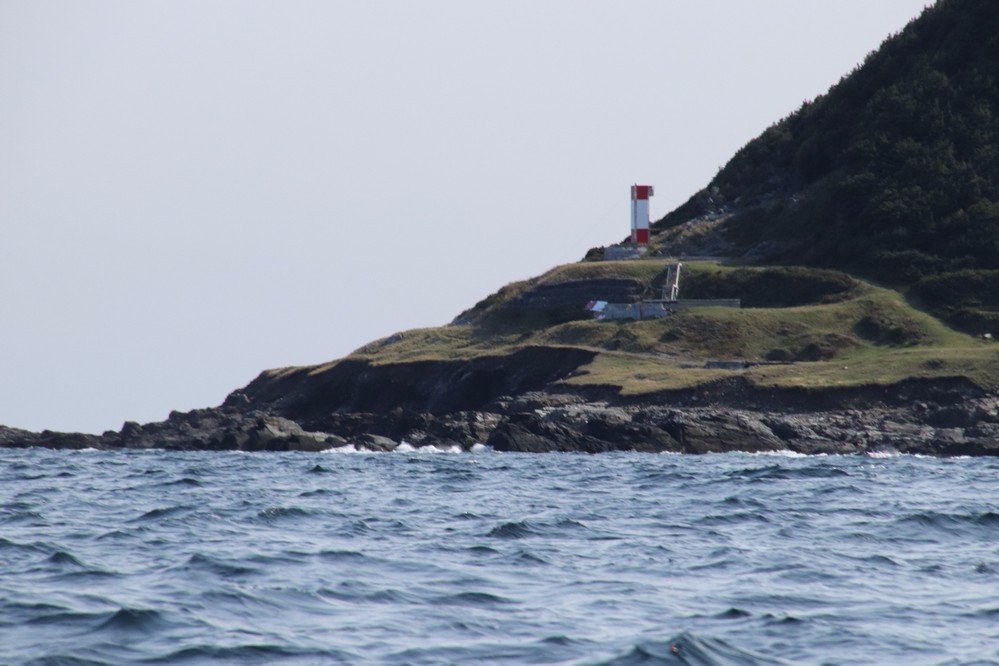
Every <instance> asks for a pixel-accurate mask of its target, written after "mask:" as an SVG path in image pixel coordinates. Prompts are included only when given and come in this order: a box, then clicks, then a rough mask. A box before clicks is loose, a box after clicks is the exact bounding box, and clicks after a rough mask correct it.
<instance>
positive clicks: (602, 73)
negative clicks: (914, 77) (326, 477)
mask: <svg viewBox="0 0 999 666" xmlns="http://www.w3.org/2000/svg"><path fill="white" fill-rule="evenodd" d="M924 4H925V2H924V0H877V2H874V1H872V0H810V1H809V0H756V1H752V2H750V1H748V0H708V1H706V0H656V1H651V0H650V1H645V2H640V1H636V2H606V1H603V2H586V1H581V0H561V1H555V0H548V1H544V2H541V1H539V0H502V1H495V2H469V1H468V0H435V1H430V2H403V1H401V0H400V1H398V2H386V1H372V0H364V1H361V0H357V1H354V2H332V1H322V2H300V1H282V2H273V1H270V0H267V1H254V0H229V1H223V0H190V1H182V0H178V1H171V2H157V1H146V2H134V1H132V0H127V1H120V2H113V1H107V2H93V1H78V0H66V1H63V2H48V1H44V0H23V1H13V0H0V303H2V308H3V309H2V313H3V314H2V326H0V423H2V424H5V425H9V426H16V427H23V428H29V429H33V430H38V429H43V428H49V429H53V430H82V431H89V432H99V431H101V430H104V429H109V428H110V429H118V428H119V427H120V426H121V424H122V422H123V421H125V420H136V421H150V420H160V419H163V418H165V417H166V415H167V413H168V412H169V411H170V410H171V409H181V410H186V409H191V408H194V407H204V406H211V405H216V404H218V403H220V402H221V401H222V400H223V399H224V397H225V395H226V394H227V393H228V392H229V391H231V390H232V389H235V388H237V387H239V386H242V385H244V384H246V383H247V382H248V381H250V380H251V379H252V378H253V377H254V376H256V375H257V374H258V373H259V372H260V371H261V370H263V369H265V368H270V367H278V366H285V365H293V364H294V365H297V364H308V363H318V362H322V361H326V360H329V359H332V358H336V357H339V356H342V355H344V354H347V353H349V352H350V351H351V350H353V349H355V348H356V347H359V346H360V345H362V344H364V343H365V342H368V341H370V340H372V339H375V338H378V337H383V336H385V335H389V334H391V333H393V332H395V331H397V330H401V329H407V328H414V327H422V326H433V325H440V324H444V323H446V322H448V321H449V320H450V319H451V318H452V317H453V316H454V315H455V314H457V313H458V312H459V311H461V310H462V309H464V308H466V307H468V306H470V305H472V304H473V303H475V302H476V301H477V300H479V299H481V298H482V297H484V296H486V295H487V294H489V293H490V292H492V291H495V290H496V289H497V288H499V287H500V286H502V285H504V284H506V283H508V282H510V281H513V280H517V279H523V278H526V277H530V276H532V275H535V274H538V273H540V272H542V271H544V270H546V269H547V268H549V267H551V266H553V265H555V264H559V263H565V262H569V261H574V260H576V259H578V258H579V257H581V256H582V255H583V253H584V252H585V251H586V249H587V248H589V247H591V246H594V245H602V244H606V243H609V242H615V241H617V240H619V239H621V238H622V237H624V236H625V235H626V234H627V233H628V214H627V212H628V192H629V187H630V185H631V184H632V183H633V182H645V183H651V184H653V185H655V187H656V196H655V198H654V199H653V200H652V210H653V214H654V216H655V217H660V216H662V215H663V214H665V213H666V212H668V211H669V210H670V209H671V208H673V207H675V206H676V205H678V204H680V203H682V202H683V201H684V200H685V199H686V198H687V197H688V196H689V195H690V194H692V193H693V192H694V191H696V190H697V189H699V188H701V187H703V186H704V185H705V184H706V183H707V182H708V180H710V178H711V177H712V176H713V175H714V174H715V172H716V171H717V170H718V168H719V167H720V166H721V165H722V164H724V163H725V162H726V161H727V160H728V159H729V158H730V157H731V155H732V153H733V152H734V151H736V150H737V149H738V148H739V147H741V146H742V145H743V144H745V143H746V142H747V141H748V140H750V139H751V138H753V137H754V136H756V135H757V134H759V133H760V132H761V131H762V130H763V129H765V128H766V127H767V126H768V125H769V124H771V123H772V122H774V121H776V120H777V119H779V118H780V117H782V116H784V115H786V114H788V113H789V112H791V111H793V110H794V109H796V108H797V107H798V106H799V105H800V104H801V102H802V101H803V100H806V99H811V98H813V97H815V96H816V95H818V94H820V93H822V92H824V91H825V90H826V89H827V88H828V87H829V86H830V85H831V84H832V83H834V82H835V81H836V80H838V79H839V77H840V76H841V75H843V74H845V73H846V72H848V71H849V70H850V69H852V68H853V67H854V66H855V65H856V64H857V63H858V62H860V61H861V60H862V59H863V58H864V56H865V54H866V53H867V52H868V51H870V50H872V49H874V48H876V47H877V46H878V44H879V43H880V42H881V41H882V39H883V38H884V37H885V36H887V35H888V34H889V33H892V32H895V31H898V30H899V29H900V28H902V27H903V26H904V25H905V24H906V23H907V22H908V21H909V19H911V18H912V17H914V16H915V15H917V14H918V13H919V11H920V10H921V9H922V7H923V6H924Z"/></svg>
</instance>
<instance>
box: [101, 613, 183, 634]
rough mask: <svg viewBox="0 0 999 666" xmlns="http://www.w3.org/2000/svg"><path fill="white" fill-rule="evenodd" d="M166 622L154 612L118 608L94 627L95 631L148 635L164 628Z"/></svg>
mask: <svg viewBox="0 0 999 666" xmlns="http://www.w3.org/2000/svg"><path fill="white" fill-rule="evenodd" d="M166 624H167V622H166V621H165V620H164V619H163V616H162V615H161V614H160V613H158V612H157V611H155V610H151V609H144V608H120V609H118V610H117V611H115V612H114V613H113V614H112V615H111V616H110V617H108V618H107V619H106V620H105V621H104V622H102V623H100V624H99V625H97V627H95V630H96V631H115V632H136V633H150V632H152V631H155V630H157V629H160V628H162V627H163V626H165V625H166Z"/></svg>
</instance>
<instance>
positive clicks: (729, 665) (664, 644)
mask: <svg viewBox="0 0 999 666" xmlns="http://www.w3.org/2000/svg"><path fill="white" fill-rule="evenodd" d="M599 663H600V664H606V665H607V666H632V665H633V664H634V665H636V666H637V665H638V664H643V665H644V664H686V665H688V666H775V665H777V664H784V663H785V662H783V661H781V660H779V659H775V658H773V657H765V656H763V655H760V654H756V653H754V652H750V651H748V650H743V649H740V648H737V647H735V646H733V645H730V644H729V643H727V642H725V641H723V640H721V639H720V638H708V637H703V636H697V635H695V634H692V633H686V632H685V633H682V634H680V635H678V636H676V637H675V638H673V639H671V640H668V641H648V642H643V643H639V644H637V645H635V646H634V647H633V648H632V649H631V650H630V651H629V652H627V653H626V654H624V655H622V656H620V657H614V658H612V659H608V660H607V661H602V662H599Z"/></svg>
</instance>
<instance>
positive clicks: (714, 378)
mask: <svg viewBox="0 0 999 666" xmlns="http://www.w3.org/2000/svg"><path fill="white" fill-rule="evenodd" d="M997 51H999V3H996V2H992V1H991V0H941V1H940V2H939V3H938V4H937V5H935V6H934V7H932V8H930V9H928V10H927V11H926V12H925V13H924V14H923V15H922V16H921V17H920V18H918V19H917V20H915V21H914V22H913V23H911V24H910V25H909V26H908V27H906V28H905V30H903V31H902V32H901V33H900V34H899V35H896V36H893V37H891V38H889V39H888V40H886V41H885V43H884V44H883V45H882V47H881V48H880V49H879V50H878V51H877V52H875V53H872V54H871V55H870V56H869V57H868V58H867V60H866V61H865V63H864V64H863V65H862V66H861V67H859V68H858V69H857V70H855V71H854V72H852V73H851V74H850V75H849V76H847V77H844V78H843V80H841V81H840V82H839V83H838V84H837V85H836V86H834V87H833V88H832V89H831V90H830V91H829V92H828V93H827V94H826V95H824V96H822V97H820V98H819V99H817V100H815V101H813V102H811V103H808V104H805V105H804V106H803V107H802V108H801V109H799V110H798V111H797V112H796V113H794V114H792V115H791V116H789V117H788V118H785V119H784V120H782V121H780V122H779V123H777V124H775V125H774V126H772V127H771V128H769V129H767V130H766V131H765V132H764V133H763V134H762V135H761V136H760V137H758V138H757V139H755V140H753V141H752V142H750V143H749V144H748V145H747V146H746V147H744V148H743V149H742V150H740V151H739V152H738V153H737V154H736V155H735V156H734V157H733V158H732V160H731V161H730V162H729V163H728V164H727V165H726V166H725V167H724V168H723V169H722V170H721V171H720V172H719V173H718V175H717V176H716V177H715V179H714V180H713V181H712V182H711V183H709V184H708V186H707V187H706V188H705V189H704V190H702V191H701V192H698V193H697V194H695V195H694V196H693V197H691V198H690V200H689V201H687V202H686V203H685V204H684V205H683V206H681V207H680V208H678V209H677V210H675V211H673V212H672V213H670V214H669V215H667V216H665V217H664V218H663V219H662V220H659V221H658V222H656V223H655V224H654V225H653V235H652V237H651V240H650V247H649V248H648V249H649V251H648V252H647V253H646V254H645V255H644V258H642V259H630V260H618V261H604V260H603V255H604V252H603V250H602V249H601V248H596V249H593V250H591V251H590V252H588V253H587V255H586V257H585V259H584V260H583V261H580V262H578V263H574V264H569V265H564V266H557V267H555V268H553V269H551V270H550V271H548V272H546V273H544V274H543V275H540V276H538V277H536V278H532V279H530V280H525V281H522V282H517V283H514V284H510V285H507V286H505V287H503V288H501V289H499V290H498V291H497V292H496V293H494V294H492V295H490V296H488V297H486V298H485V299H483V300H482V301H481V302H479V303H477V304H476V305H474V306H473V307H471V308H469V309H468V310H466V311H465V312H462V313H461V314H459V315H458V316H457V317H456V318H455V319H454V321H453V322H452V323H451V324H449V325H447V326H442V327H436V328H428V329H419V330H411V331H404V332H401V333H397V334H394V335H391V336H389V337H386V338H384V339H381V340H377V341H374V342H372V343H370V344H367V345H365V346H363V347H362V348H360V349H358V350H356V351H355V352H354V353H352V354H350V355H349V356H348V357H346V358H343V359H339V360H334V361H331V362H329V363H324V364H320V365H315V366H307V367H290V368H280V369H275V370H268V371H265V372H263V373H261V374H260V375H259V376H258V377H257V378H256V379H255V380H254V381H253V382H251V383H250V384H249V385H247V386H246V387H244V388H243V389H240V390H237V391H234V392H233V393H232V394H230V396H229V397H228V398H227V399H226V402H225V403H224V404H223V405H222V406H220V407H218V408H214V409H209V410H196V411H195V412H191V413H188V414H176V413H175V414H171V417H170V418H169V419H168V420H167V421H165V422H163V423H159V424H147V425H145V426H140V425H139V424H126V426H125V427H124V428H123V429H122V430H121V432H120V433H105V434H104V435H102V436H100V437H97V436H79V435H62V434H59V433H48V432H47V431H46V432H43V433H40V434H37V435H36V434H32V433H24V432H21V431H13V430H9V429H3V428H0V446H62V447H95V448H121V447H129V448H144V447H151V446H167V447H172V448H209V449H218V448H222V449H231V448H241V449H246V450H259V449H268V450H284V449H288V448H298V449H304V450H322V449H325V448H327V447H331V446H333V447H343V446H348V445H349V444H353V445H354V446H360V447H362V448H368V449H372V450H381V451H384V450H393V449H394V448H395V447H397V446H400V442H402V441H405V442H407V444H413V445H416V446H435V447H443V448H448V449H452V448H454V447H460V448H462V449H469V448H471V447H472V446H473V445H474V444H476V443H480V442H488V443H489V444H490V445H491V446H493V447H494V448H496V449H498V450H508V451H554V450H558V451H587V452H598V451H609V450H621V449H624V450H641V451H660V452H661V451H682V452H696V453H703V452H708V451H730V450H748V451H775V450H792V451H797V452H802V453H862V452H872V451H882V450H892V451H907V452H912V453H928V454H934V455H999V408H997V407H999V400H997V397H999V345H997V343H996V342H995V341H994V340H993V339H990V338H989V337H988V336H985V335H983V334H985V333H990V334H991V333H999V203H997V201H999V195H997V188H999V185H997V183H999V164H997V161H999V123H997V122H996V118H999V109H997V91H999V87H997V81H996V77H997V75H999V53H997ZM678 261H682V263H683V268H682V281H681V286H680V296H681V302H677V301H674V300H670V301H669V303H668V304H665V305H664V304H663V302H662V301H659V302H658V304H657V303H656V302H655V299H657V298H659V297H660V294H661V293H662V289H663V287H664V286H665V285H666V284H667V279H668V275H669V271H670V267H671V266H675V265H676V264H677V262H678ZM706 299H723V300H717V301H715V302H714V303H706V302H705V300H706ZM598 301H604V302H606V303H610V304H611V305H612V306H614V307H618V308H625V309H627V308H632V307H636V304H638V305H637V307H638V309H639V310H641V307H643V302H644V305H648V306H649V307H653V308H655V307H658V308H660V310H659V311H660V313H662V315H663V316H661V317H659V318H654V317H653V318H649V317H644V316H643V317H642V318H639V319H637V320H628V319H611V318H606V319H598V318H596V317H595V316H594V314H593V312H591V311H589V310H588V309H587V305H588V304H590V305H592V304H593V303H594V302H598ZM736 301H738V303H736ZM736 305H738V307H736ZM600 307H604V306H603V305H602V306H600Z"/></svg>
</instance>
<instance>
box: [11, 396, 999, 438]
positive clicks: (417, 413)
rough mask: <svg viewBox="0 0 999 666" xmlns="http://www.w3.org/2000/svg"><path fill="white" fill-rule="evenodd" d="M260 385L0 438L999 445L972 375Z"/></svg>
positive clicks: (996, 412) (996, 423) (998, 425)
mask: <svg viewBox="0 0 999 666" xmlns="http://www.w3.org/2000/svg"><path fill="white" fill-rule="evenodd" d="M252 386H253V385H252V384H251V386H250V387H247V389H244V390H240V391H236V392H234V393H233V394H231V395H230V396H229V398H228V399H227V400H226V402H225V403H224V404H223V405H222V406H220V407H216V408H209V409H198V410H193V411H190V412H184V413H181V412H172V413H171V414H170V416H169V417H168V418H167V420H165V421H161V422H156V423H148V424H142V425H140V424H138V423H131V422H129V423H126V424H125V425H124V426H123V427H122V428H121V430H119V431H117V432H114V431H108V432H105V433H104V434H102V435H88V434H80V433H58V432H50V431H43V432H41V433H33V432H28V431H24V430H17V429H13V428H6V427H2V426H0V447H47V448H53V449H99V450H121V449H165V450H174V451H192V450H210V451H220V450H239V451H312V452H317V451H324V450H328V449H337V448H342V447H354V448H355V449H357V450H369V451H383V452H387V451H392V450H395V449H396V448H398V447H399V446H400V445H403V448H404V449H406V448H408V447H416V448H419V447H426V446H432V447H437V448H439V449H446V450H455V449H460V450H471V449H472V447H473V446H475V445H476V444H485V445H487V446H489V447H491V448H492V449H493V450H496V451H512V452H532V453H542V452H584V453H600V452H608V451H643V452H650V453H663V452H675V453H691V454H701V453H710V452H726V451H748V452H779V451H789V452H795V453H800V454H869V453H895V452H897V453H904V454H923V455H932V456H996V455H999V409H997V406H999V394H997V393H995V392H986V391H982V390H981V389H978V388H977V387H974V386H973V385H971V384H969V383H965V382H962V381H953V382H940V381H934V382H928V381H927V382H910V383H907V384H906V385H899V386H894V387H877V388H876V389H875V388H873V387H871V388H869V390H868V391H866V392H864V391H859V390H852V391H847V392H842V391H841V392H835V391H831V390H824V391H808V392H805V391H802V392H799V394H798V395H797V399H792V396H791V395H780V396H760V395H753V394H752V393H751V392H750V393H747V392H746V391H745V390H743V391H741V392H740V391H739V390H737V389H736V388H735V387H733V386H731V385H729V386H725V385H719V386H717V387H715V388H714V390H709V391H706V392H705V390H704V389H703V388H702V389H700V390H699V392H687V393H683V394H681V393H677V394H674V395H669V396H663V395H659V396H649V397H645V398H643V399H641V400H627V399H623V398H620V397H617V396H615V395H614V394H613V392H608V393H607V394H606V395H602V396H601V395H594V394H593V392H591V394H590V395H585V394H582V393H578V392H569V391H566V390H564V389H563V390H559V391H553V390H550V388H549V390H539V391H528V392H525V393H523V394H520V395H518V396H516V397H511V396H499V397H497V398H496V399H492V400H490V401H489V402H488V403H486V404H483V405H481V406H480V407H479V408H477V409H465V410H456V411H448V412H443V413H441V412H438V413H434V412H431V411H421V410H419V409H413V408H412V407H410V406H396V407H394V408H392V409H387V410H382V411H377V412H375V411H349V410H343V409H338V410H333V411H326V412H323V413H321V414H317V413H315V412H312V413H311V415H310V416H309V417H308V418H291V417H290V415H289V414H288V413H287V412H288V411H292V412H293V411H294V410H287V409H285V410H284V412H285V413H282V409H280V408H279V407H280V405H275V404H273V403H270V404H268V403H263V404H262V403H261V401H259V400H255V399H254V398H253V397H251V395H248V390H249V389H251V388H252ZM249 393H251V394H252V393H253V392H252V391H249ZM768 397H770V398H772V399H773V400H774V401H773V402H771V403H770V405H771V406H769V407H768V406H766V405H765V404H763V403H766V402H767V399H766V398H768ZM698 403H699V404H698ZM282 404H283V405H284V407H286V408H287V407H288V404H287V403H282Z"/></svg>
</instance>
